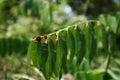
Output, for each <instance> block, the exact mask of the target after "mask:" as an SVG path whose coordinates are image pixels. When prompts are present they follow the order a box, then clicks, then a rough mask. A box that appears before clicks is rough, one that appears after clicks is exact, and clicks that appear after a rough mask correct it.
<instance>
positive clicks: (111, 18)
mask: <svg viewBox="0 0 120 80" xmlns="http://www.w3.org/2000/svg"><path fill="white" fill-rule="evenodd" d="M107 24H108V26H109V27H110V30H111V31H113V32H114V33H116V31H117V26H118V22H117V19H116V17H114V16H111V15H108V16H107Z"/></svg>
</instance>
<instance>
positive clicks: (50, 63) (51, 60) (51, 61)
mask: <svg viewBox="0 0 120 80" xmlns="http://www.w3.org/2000/svg"><path fill="white" fill-rule="evenodd" d="M47 41H48V58H47V62H46V64H45V77H46V78H47V80H48V79H50V77H51V75H52V72H54V69H55V61H56V52H55V45H54V42H53V40H52V39H51V38H50V37H48V40H47Z"/></svg>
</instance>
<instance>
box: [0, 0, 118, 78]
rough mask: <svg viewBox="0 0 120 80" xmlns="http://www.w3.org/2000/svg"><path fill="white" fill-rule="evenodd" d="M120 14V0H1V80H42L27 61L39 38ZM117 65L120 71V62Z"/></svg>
mask: <svg viewBox="0 0 120 80" xmlns="http://www.w3.org/2000/svg"><path fill="white" fill-rule="evenodd" d="M118 11H120V0H0V80H16V79H17V80H39V79H40V77H41V76H40V75H39V72H38V71H37V70H32V69H31V68H30V67H29V66H30V65H29V64H27V58H26V54H27V48H28V45H29V43H30V40H31V39H32V38H34V37H36V36H37V35H43V34H48V33H50V32H53V31H56V30H58V29H61V28H64V27H67V26H69V25H72V24H74V23H76V22H78V21H87V20H91V19H97V18H98V16H99V15H100V14H115V13H116V12H118ZM117 43H118V44H120V36H118V39H117ZM116 62H117V63H118V64H119V67H120V59H117V60H116ZM118 70H119V71H120V69H118ZM117 74H118V75H120V72H119V73H117Z"/></svg>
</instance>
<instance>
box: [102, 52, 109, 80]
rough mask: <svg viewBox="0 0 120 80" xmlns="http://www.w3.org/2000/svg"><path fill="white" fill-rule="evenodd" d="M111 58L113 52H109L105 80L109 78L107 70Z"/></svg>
mask: <svg viewBox="0 0 120 80" xmlns="http://www.w3.org/2000/svg"><path fill="white" fill-rule="evenodd" d="M110 60H111V53H109V54H108V62H107V66H106V68H105V74H104V76H103V78H104V80H107V78H108V75H107V71H108V68H109V65H110Z"/></svg>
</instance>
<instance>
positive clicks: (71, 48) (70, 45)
mask: <svg viewBox="0 0 120 80" xmlns="http://www.w3.org/2000/svg"><path fill="white" fill-rule="evenodd" d="M67 34H68V50H69V51H70V61H72V60H73V58H74V56H75V39H74V36H73V33H72V30H71V28H68V30H67Z"/></svg>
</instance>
